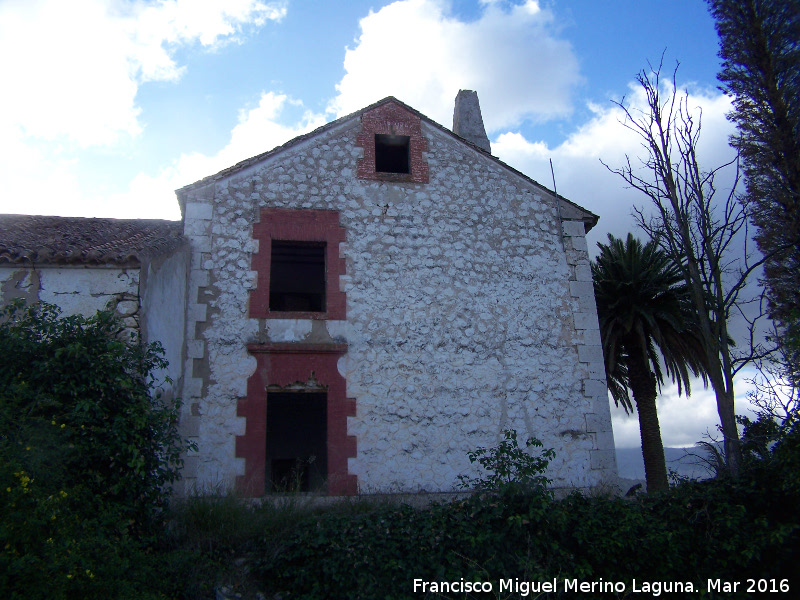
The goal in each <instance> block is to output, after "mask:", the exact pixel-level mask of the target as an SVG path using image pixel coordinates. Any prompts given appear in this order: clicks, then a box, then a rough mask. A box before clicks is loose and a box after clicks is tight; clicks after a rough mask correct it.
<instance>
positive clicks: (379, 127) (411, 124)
mask: <svg viewBox="0 0 800 600" xmlns="http://www.w3.org/2000/svg"><path fill="white" fill-rule="evenodd" d="M376 135H397V136H406V137H408V138H409V140H408V155H409V156H408V159H409V170H410V173H383V172H379V171H377V170H376V169H375V136H376ZM356 146H359V147H361V148H363V149H364V157H363V158H360V159H358V171H357V172H358V177H359V179H372V180H375V181H410V182H413V183H428V179H429V174H428V162H427V161H426V160H425V159H424V158H423V156H422V153H423V152H426V151H427V150H428V142H427V140H426V139H425V138H424V137H422V124H421V121H420V118H419V116H418V115H415V114H414V113H413V112H411V111H409V110H407V109H405V108H403V107H402V106H400V105H399V104H395V103H394V102H387V103H386V104H382V105H381V106H376V107H375V108H373V109H372V110H369V111H367V112H365V113H363V114H362V115H361V133H359V134H358V137H357V138H356Z"/></svg>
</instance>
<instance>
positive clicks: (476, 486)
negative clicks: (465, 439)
mask: <svg viewBox="0 0 800 600" xmlns="http://www.w3.org/2000/svg"><path fill="white" fill-rule="evenodd" d="M542 447H543V445H542V442H540V441H539V440H538V439H536V438H533V437H532V438H528V441H527V442H526V443H525V448H526V450H523V449H522V448H520V447H519V443H518V442H517V432H516V431H515V430H513V429H506V430H505V431H503V441H501V442H500V443H499V444H498V445H497V446H495V447H494V448H478V449H477V450H475V451H473V452H469V453H467V456H468V457H469V462H471V463H472V464H475V463H476V462H477V463H479V464H480V466H481V468H482V469H483V470H484V475H482V476H481V477H475V478H471V477H467V476H466V475H460V476H459V477H458V479H459V482H460V486H461V488H462V489H469V490H476V491H482V492H487V491H495V492H500V493H501V494H507V493H524V494H530V495H542V496H548V497H551V498H552V493H551V492H550V491H549V490H547V486H548V485H550V483H551V481H550V479H548V478H547V477H545V476H544V472H545V471H546V470H547V466H548V465H549V464H550V461H551V460H553V457H554V456H555V451H554V450H553V449H552V448H548V449H547V450H542V451H541V452H540V453H539V454H538V455H533V454H530V453H529V452H528V451H527V449H530V448H542Z"/></svg>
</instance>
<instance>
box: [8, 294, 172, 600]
mask: <svg viewBox="0 0 800 600" xmlns="http://www.w3.org/2000/svg"><path fill="white" fill-rule="evenodd" d="M126 339H127V338H126V336H125V332H124V329H123V328H122V327H121V325H120V324H119V322H118V321H117V320H116V319H115V318H114V316H113V314H112V313H110V312H99V313H97V314H96V315H94V316H92V317H88V318H87V317H83V316H79V315H78V316H71V317H64V318H61V317H60V316H59V309H58V308H56V307H54V306H51V305H47V304H35V305H31V306H25V305H24V304H22V303H14V304H11V305H9V306H7V307H6V308H4V309H2V311H0V356H2V357H3V360H2V361H0V494H2V495H3V496H4V497H3V499H2V502H0V547H2V548H3V551H2V555H0V588H2V589H6V590H10V591H12V592H13V591H15V590H16V591H19V592H20V593H21V594H24V595H25V597H28V598H32V597H37V596H38V595H42V596H45V595H46V596H48V597H50V598H53V597H55V598H57V597H63V596H64V595H66V596H69V595H70V594H72V593H77V590H81V592H80V593H81V594H83V595H84V596H85V595H86V591H87V590H92V589H94V590H96V594H97V595H104V594H107V593H110V591H109V589H108V587H107V585H109V582H115V581H116V580H118V579H119V569H122V570H126V569H127V570H129V569H130V564H129V560H130V557H131V556H132V554H131V553H136V552H139V551H143V548H144V545H143V544H144V542H145V541H147V539H148V535H150V534H151V533H152V532H153V531H154V529H153V525H155V524H156V523H157V521H158V519H159V517H160V515H161V511H162V509H163V507H164V506H165V504H166V502H167V499H168V494H169V492H168V489H167V487H166V486H167V484H169V483H171V482H173V481H174V480H175V479H176V478H177V477H178V474H179V468H180V459H179V456H180V452H181V443H180V438H179V436H178V433H177V418H178V405H177V404H176V403H172V404H166V403H164V402H162V401H161V400H160V399H159V398H154V397H153V394H152V393H153V389H154V388H153V383H154V382H153V381H152V378H151V375H150V374H151V372H152V371H153V370H154V369H157V368H161V367H164V366H165V364H166V363H165V361H164V359H163V358H162V356H161V354H162V352H161V350H160V348H159V347H158V346H157V345H151V346H145V345H143V344H141V343H139V342H137V341H136V340H134V341H132V342H129V341H126ZM105 575H108V577H107V578H106V576H105ZM35 581H39V582H40V584H39V585H41V586H43V587H42V588H41V589H38V588H36V587H35V586H34V587H33V588H31V587H30V586H31V584H32V582H35ZM23 584H24V585H25V587H24V588H22V587H21V586H22V585H23ZM110 585H112V586H113V585H116V584H113V583H112V584H110ZM22 590H24V592H23V591H22ZM89 595H91V594H89ZM12 597H13V593H12Z"/></svg>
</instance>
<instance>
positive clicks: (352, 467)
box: [182, 105, 616, 493]
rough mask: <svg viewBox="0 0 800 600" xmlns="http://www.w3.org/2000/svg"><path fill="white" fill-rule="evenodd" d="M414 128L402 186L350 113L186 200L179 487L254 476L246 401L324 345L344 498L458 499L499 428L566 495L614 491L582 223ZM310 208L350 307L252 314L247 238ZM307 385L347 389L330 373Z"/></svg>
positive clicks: (440, 137)
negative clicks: (537, 454)
mask: <svg viewBox="0 0 800 600" xmlns="http://www.w3.org/2000/svg"><path fill="white" fill-rule="evenodd" d="M385 107H386V105H383V107H379V108H381V110H383V111H384V112H387V109H386V108H385ZM390 108H391V107H390ZM376 110H377V109H376ZM388 112H391V111H388ZM395 112H397V111H395ZM381 114H383V113H381ZM381 114H378V115H377V117H381ZM401 116H402V115H401ZM363 117H364V122H365V123H372V122H373V121H374V120H375V119H372V120H370V119H371V118H372V117H376V115H370V113H366V114H364V115H363ZM377 117H376V118H377ZM377 120H378V121H379V120H380V119H379V118H378V119H377ZM416 126H417V127H418V128H419V129H418V133H415V132H414V131H413V130H412V131H408V132H407V134H410V135H411V136H412V144H413V145H412V151H413V152H415V153H416V152H417V150H416V148H418V149H419V153H418V155H415V156H416V158H415V159H414V160H415V162H414V164H412V167H411V170H412V173H411V174H410V175H411V176H410V177H407V178H406V180H403V181H394V180H380V179H379V178H378V179H375V178H371V177H370V176H369V173H364V172H363V171H364V168H365V167H363V159H364V156H365V147H364V146H365V143H366V142H365V140H367V141H368V137H369V135H371V133H370V131H374V130H375V126H374V125H371V126H370V128H371V129H370V128H367V129H365V128H364V127H362V122H361V119H360V118H358V117H354V118H352V119H350V120H344V121H342V122H340V123H338V124H336V125H335V126H333V127H330V128H327V129H325V130H323V131H322V132H320V133H318V134H316V135H314V136H311V137H308V138H306V139H303V140H301V141H299V142H297V143H294V144H292V145H290V146H288V147H287V148H285V149H283V150H282V151H280V152H277V153H274V154H271V155H269V156H267V157H266V158H265V159H264V160H262V161H260V162H256V163H254V164H251V165H249V166H245V167H243V168H241V169H239V170H237V171H234V172H232V173H230V174H227V175H225V176H222V177H217V178H216V179H209V180H204V181H203V182H200V183H199V184H195V185H194V186H191V187H189V188H186V189H185V190H183V191H182V193H183V199H184V202H185V235H186V236H187V237H188V238H189V240H190V243H191V248H192V255H191V267H190V273H189V296H188V297H189V300H188V302H189V308H188V320H187V330H186V340H187V342H186V347H187V358H186V364H185V386H184V393H183V399H184V414H183V417H182V428H183V429H182V430H183V432H184V434H186V435H188V436H190V437H191V438H193V439H194V440H195V441H196V442H197V446H198V449H197V452H196V453H195V454H194V455H192V456H189V457H187V461H186V468H185V471H184V482H185V485H186V486H187V489H202V490H220V489H226V488H232V487H234V485H236V482H237V478H239V479H238V481H239V485H240V486H241V484H242V482H243V481H245V480H246V479H247V477H246V473H247V472H248V463H247V461H248V460H255V458H253V456H252V455H249V454H248V452H256V453H259V452H263V446H258V445H256V446H257V448H256V450H253V451H248V450H246V449H245V448H246V447H249V446H247V444H246V443H245V441H244V440H247V439H251V440H252V439H254V438H253V437H252V436H253V435H263V434H255V433H254V431H256V430H255V429H253V428H255V427H262V426H263V424H262V423H256V422H255V421H256V419H255V418H248V416H247V415H248V414H253V413H248V412H247V411H244V412H242V411H241V410H240V404H241V403H242V402H243V400H244V399H247V401H248V402H250V400H251V399H252V398H253V397H254V395H255V396H258V394H259V393H262V392H263V394H264V398H265V397H266V388H267V387H269V386H271V385H273V386H283V385H287V383H292V382H287V381H283V380H281V381H278V379H280V377H279V376H278V375H277V374H276V371H275V369H274V368H273V367H270V366H269V365H270V364H271V363H270V361H271V360H273V358H270V357H272V356H274V353H275V352H278V354H280V351H281V350H280V349H281V348H284V349H286V348H287V347H288V348H292V347H295V349H296V350H297V348H299V349H300V350H302V348H310V349H311V350H313V347H323V348H334V350H330V351H327V350H326V354H325V356H327V357H329V358H327V359H325V360H326V361H330V360H333V359H335V360H336V363H335V364H336V365H337V370H338V374H339V375H340V376H341V377H342V378H343V380H344V382H346V392H342V393H341V394H340V395H341V400H342V402H345V401H346V405H345V404H342V406H343V407H344V408H342V410H343V411H345V412H340V413H338V414H339V416H338V418H340V419H341V423H343V424H344V425H345V427H346V431H341V432H329V433H330V435H331V437H330V438H329V448H331V451H329V455H331V454H333V455H335V456H337V457H338V458H337V459H336V460H340V461H345V462H342V463H340V467H337V469H340V471H341V470H344V469H346V472H345V473H342V472H338V473H337V476H343V477H344V478H345V479H346V481H347V482H348V483H347V485H345V486H344V487H343V488H336V489H341V490H343V491H345V492H348V493H352V492H354V491H356V490H357V491H359V492H422V491H427V492H446V491H452V490H454V489H455V488H456V486H457V477H458V475H461V474H471V475H474V474H475V472H474V470H473V467H472V466H471V465H470V463H469V461H468V459H467V453H468V452H469V451H472V450H475V449H476V448H478V447H480V446H493V445H495V444H496V443H497V442H498V441H499V440H500V439H501V432H502V430H504V429H506V428H515V429H517V431H518V432H519V437H520V438H521V439H523V440H524V439H525V438H526V437H528V436H535V437H537V438H539V439H540V440H541V441H542V442H543V443H544V446H545V447H552V448H554V449H555V451H556V457H555V459H554V460H553V461H552V463H551V466H550V470H549V472H548V475H549V476H550V477H551V478H552V479H554V482H555V485H557V486H576V487H579V488H590V487H594V486H597V485H600V484H601V483H603V482H604V481H612V480H614V479H615V478H616V463H615V459H614V442H613V434H612V431H611V420H610V413H609V405H608V398H607V394H606V386H605V381H604V372H603V362H602V351H601V346H600V335H599V330H598V324H597V313H596V309H595V303H594V295H593V291H592V283H591V273H590V269H589V258H588V254H587V247H586V240H585V237H584V224H583V222H582V221H580V220H564V221H563V222H562V219H563V218H564V215H563V214H562V213H561V211H559V208H558V205H557V200H556V198H555V197H554V196H553V195H552V194H551V193H550V192H548V191H547V190H545V189H544V188H541V187H539V186H537V185H535V184H534V183H533V182H531V181H530V180H527V179H525V178H524V177H521V176H520V175H519V174H517V173H515V172H514V171H513V170H511V169H509V168H507V167H505V166H504V165H502V164H501V163H499V162H498V161H496V160H494V159H493V158H491V157H490V156H488V155H486V154H485V153H482V152H480V151H479V150H476V149H475V148H473V147H470V146H469V145H467V144H465V143H463V142H462V141H460V140H459V139H457V138H456V137H454V136H453V135H450V134H449V133H447V132H445V131H443V130H441V129H439V128H437V127H434V126H432V125H431V124H429V123H427V122H425V121H422V122H421V123H420V122H419V119H417V124H416ZM365 132H366V134H365ZM414 136H417V137H418V138H419V139H418V140H417V141H415V140H416V139H417V137H414ZM360 161H361V162H360ZM420 161H423V162H424V168H425V177H424V178H418V179H419V180H418V181H417V180H415V169H420V168H422V165H423V162H420ZM360 164H362V166H361V167H359V165H360ZM359 169H361V170H359ZM359 174H360V175H361V176H359ZM265 209H268V211H271V212H267V213H265V212H264V210H265ZM303 209H306V210H309V209H310V210H315V211H334V213H335V214H336V215H338V225H339V227H341V229H342V230H343V233H344V241H340V242H339V247H338V256H339V257H340V258H341V259H344V263H343V264H344V273H343V274H338V275H337V278H338V281H336V282H335V284H336V285H338V289H339V291H341V292H342V293H343V294H344V296H345V297H346V311H343V313H336V314H329V315H326V318H310V317H309V318H275V317H279V316H280V315H278V314H275V313H272V314H267V313H268V311H266V312H265V311H263V310H262V311H261V313H252V312H251V308H250V303H251V302H253V297H254V296H253V295H252V294H251V292H253V291H254V290H257V289H258V286H259V285H265V284H264V283H260V282H263V277H262V278H261V279H260V278H259V271H258V270H259V269H263V266H262V267H259V266H258V265H259V262H258V260H255V261H254V257H258V256H259V254H261V253H263V252H264V249H263V248H260V247H259V242H258V239H257V238H258V235H256V236H255V237H254V227H255V228H256V229H258V228H259V227H264V224H263V223H261V218H262V214H273V213H274V212H275V211H279V210H287V211H289V210H293V211H296V210H303ZM254 265H255V267H254ZM262 291H263V290H262ZM253 314H259V315H261V316H259V317H254V316H253ZM264 314H267V316H263V315H264ZM281 344H282V345H284V346H281ZM287 345H288V346H287ZM292 345H294V346H292ZM248 347H249V348H250V349H248ZM259 347H262V350H261V351H258V350H254V348H256V349H258V348H259ZM336 348H339V349H341V352H339V353H338V354H337V352H336V351H335V349H336ZM300 350H297V352H300ZM297 352H296V356H302V353H301V352H300V354H297ZM312 354H313V352H312ZM330 357H334V358H330ZM276 364H277V363H276ZM298 364H300V367H299V370H298V371H297V374H296V376H295V375H292V377H290V379H292V380H293V382H294V383H296V384H298V385H302V382H303V381H305V379H306V371H303V369H302V363H298V362H297V361H296V360H295V361H294V362H292V363H291V366H290V367H287V368H291V369H295V368H297V365H298ZM309 364H310V363H309ZM325 364H326V365H327V364H332V363H329V362H326V363H325ZM259 365H261V366H259ZM257 367H258V369H257ZM257 370H258V372H257ZM306 370H307V371H308V373H307V374H308V375H309V376H311V375H313V376H314V377H317V376H318V375H319V373H315V374H312V370H313V369H311V367H309V368H308V369H306ZM318 370H323V371H325V373H326V377H329V378H330V379H331V382H330V384H331V385H338V384H335V382H334V381H333V380H335V379H336V377H335V376H334V375H333V374H332V373H331V372H330V369H329V368H328V367H318ZM292 372H293V373H294V372H295V371H292ZM271 374H272V375H271ZM270 377H272V379H273V380H270ZM312 379H313V377H312ZM295 380H296V381H295ZM248 382H250V390H248ZM323 383H324V382H323ZM337 393H338V392H337ZM265 401H266V399H264V402H265ZM348 407H349V408H348ZM334 438H335V439H334ZM237 440H239V441H238V442H237ZM336 440H338V441H336ZM336 444H343V445H345V446H347V447H346V448H338V447H332V445H333V446H335V445H336ZM237 445H238V446H239V451H238V452H237ZM342 457H344V458H342ZM249 466H250V467H252V465H249ZM259 468H260V467H259ZM251 470H252V469H251ZM256 477H258V475H256ZM243 478H244V479H243ZM261 478H262V480H263V473H262V474H261ZM332 491H333V490H332Z"/></svg>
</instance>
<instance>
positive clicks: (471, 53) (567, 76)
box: [0, 0, 744, 446]
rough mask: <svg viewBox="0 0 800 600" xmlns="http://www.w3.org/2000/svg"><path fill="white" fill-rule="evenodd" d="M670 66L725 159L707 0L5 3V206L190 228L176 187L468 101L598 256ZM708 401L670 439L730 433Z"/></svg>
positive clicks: (623, 434) (613, 228)
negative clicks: (572, 213) (649, 104)
mask: <svg viewBox="0 0 800 600" xmlns="http://www.w3.org/2000/svg"><path fill="white" fill-rule="evenodd" d="M662 53H663V54H664V57H665V59H664V60H665V64H666V65H667V66H666V69H667V70H668V71H671V70H672V68H673V67H674V65H675V63H676V61H680V63H681V67H680V70H679V71H678V82H679V86H680V87H682V88H686V89H687V90H688V91H689V93H690V101H689V103H690V106H691V107H693V108H695V107H696V108H697V109H698V110H700V109H702V114H703V137H702V145H701V148H700V153H701V160H702V161H703V163H704V164H708V165H711V164H719V163H721V162H724V161H725V160H727V159H728V158H730V156H731V151H730V149H729V147H728V144H727V137H728V135H729V134H730V133H731V132H732V128H731V125H730V124H729V123H728V122H727V121H726V119H725V113H726V112H727V111H728V110H729V108H730V103H729V101H728V100H727V99H726V98H725V97H724V96H722V95H721V94H720V92H719V91H718V90H717V89H716V79H715V77H716V73H717V70H718V66H719V60H718V58H717V56H716V53H717V37H716V33H715V31H714V24H713V21H712V20H711V18H710V17H709V15H708V13H707V11H706V7H705V3H704V2H703V1H702V0H648V1H646V2H643V1H642V0H614V2H602V1H598V0H563V1H559V0H541V1H540V2H536V1H534V0H529V1H527V2H525V1H524V0H517V1H516V2H513V1H503V0H491V1H490V0H465V1H457V0H452V1H448V0H399V1H397V2H381V1H380V0H370V1H366V0H348V1H347V2H318V1H311V0H285V1H275V2H269V1H258V0H159V1H146V0H70V2H64V1H63V0H2V1H0V56H2V57H3V59H2V61H0V81H2V82H3V88H4V93H3V94H1V95H0V139H2V144H0V181H2V182H3V193H2V194H0V211H2V212H6V213H29V214H56V215H65V216H86V217H91V216H95V217H99V216H102V217H148V218H164V219H178V218H180V214H179V210H178V204H177V201H176V199H175V195H174V190H175V189H176V188H179V187H181V186H184V185H186V184H189V183H192V182H194V181H196V180H198V179H200V178H202V177H205V176H206V175H210V174H212V173H215V172H217V171H219V170H221V169H223V168H225V167H228V166H231V165H233V164H235V163H236V162H238V161H240V160H242V159H245V158H248V157H250V156H253V155H255V154H259V153H261V152H264V151H266V150H269V149H271V148H273V147H274V146H276V145H278V144H282V143H284V142H285V141H287V140H289V139H291V138H293V137H295V136H297V135H299V134H302V133H305V132H307V131H310V130H312V129H314V128H316V127H318V126H320V125H322V124H324V123H326V122H328V121H331V120H333V119H335V118H337V117H339V116H342V115H345V114H348V113H350V112H353V111H355V110H358V109H360V108H362V107H364V106H366V105H368V104H370V103H372V102H374V101H376V100H379V99H381V98H383V97H385V96H389V95H393V96H396V97H397V98H399V99H400V100H402V101H404V102H406V103H407V104H410V105H411V106H413V107H414V108H416V109H418V110H419V111H421V112H422V113H424V114H426V115H428V116H429V117H431V118H432V119H434V120H435V121H437V122H439V123H441V124H443V125H445V126H447V127H450V126H451V124H452V106H453V100H454V98H455V96H456V93H457V91H458V90H459V89H460V88H463V89H474V90H477V91H478V94H479V97H480V101H481V107H482V110H483V116H484V121H485V123H486V126H487V132H488V134H489V138H490V140H491V142H492V152H493V153H494V154H495V155H496V156H498V157H499V158H501V159H502V160H504V161H506V162H507V163H508V164H510V165H512V166H513V167H515V168H517V169H519V170H520V171H522V172H524V173H526V174H527V175H529V176H531V177H533V178H534V179H536V180H537V181H539V182H540V183H542V184H544V185H546V186H547V187H552V181H553V180H552V176H551V171H550V163H549V160H552V161H553V166H554V171H555V180H556V186H557V188H558V192H559V193H560V194H562V195H564V196H566V197H568V198H570V199H571V200H573V201H575V202H577V203H578V204H580V205H582V206H584V207H586V208H588V209H590V210H591V211H593V212H595V213H596V214H598V215H600V223H599V225H598V226H597V227H596V228H595V230H594V231H592V232H591V234H590V238H589V244H590V246H591V247H594V246H595V244H596V242H597V241H598V240H605V238H606V234H607V233H608V232H612V233H614V234H616V235H624V234H625V233H626V232H627V231H631V230H634V228H635V227H634V224H633V220H632V218H631V216H630V213H631V207H632V206H634V205H635V204H638V205H641V204H643V203H644V202H645V200H644V199H643V198H641V197H640V196H639V195H637V193H636V192H634V191H632V190H629V189H626V188H625V186H624V183H623V182H622V181H621V180H620V179H619V178H618V177H616V176H615V175H613V174H611V173H609V172H608V171H607V170H606V169H605V168H604V167H603V166H602V165H601V164H600V159H602V160H603V161H605V162H606V163H608V164H610V165H620V164H621V162H622V160H623V158H624V156H625V154H626V153H627V154H630V155H632V156H635V155H637V154H639V153H640V152H641V148H640V145H639V141H638V140H637V139H636V138H635V137H632V136H631V135H630V134H629V133H628V132H627V130H626V129H624V128H623V127H622V126H621V125H620V123H619V120H620V118H621V117H620V114H619V110H618V109H616V107H615V105H614V104H613V103H612V100H621V99H623V98H625V99H626V102H630V103H632V105H634V106H635V105H636V103H638V102H641V97H640V95H638V94H637V91H636V89H635V86H634V85H633V79H634V76H635V75H636V73H637V71H639V70H640V69H642V68H645V67H647V64H648V61H651V62H654V63H656V64H657V63H658V61H659V60H660V58H661V56H662ZM740 390H742V392H743V390H744V385H742V386H740ZM694 392H695V393H694V394H693V396H692V397H691V398H690V399H686V398H678V397H677V394H676V393H674V391H671V390H665V393H664V395H663V397H662V399H661V401H660V407H659V410H660V411H661V418H662V431H663V437H664V441H665V444H667V445H672V446H677V445H686V444H691V443H694V442H695V441H697V440H699V439H701V438H702V436H703V433H704V432H705V431H706V430H707V429H711V430H713V429H714V427H715V424H716V422H717V421H716V419H717V417H716V409H715V406H714V401H713V394H712V393H711V392H710V391H708V392H705V391H704V390H703V389H702V386H695V390H694ZM737 396H741V397H742V401H740V402H741V404H743V396H744V394H743V393H742V394H738V393H737ZM614 419H615V435H616V439H617V444H618V445H620V446H638V445H639V434H638V425H637V422H636V420H635V418H625V416H624V414H623V413H620V412H618V411H617V412H615V415H614Z"/></svg>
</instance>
